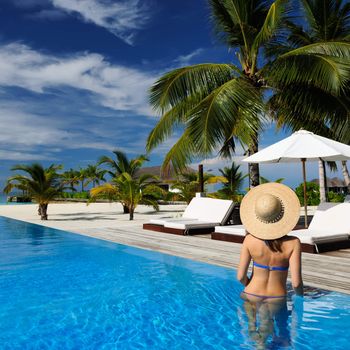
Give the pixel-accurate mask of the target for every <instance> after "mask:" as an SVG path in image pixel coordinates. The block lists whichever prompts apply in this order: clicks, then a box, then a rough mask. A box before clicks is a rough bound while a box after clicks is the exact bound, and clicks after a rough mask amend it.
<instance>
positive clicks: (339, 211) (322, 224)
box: [211, 203, 350, 253]
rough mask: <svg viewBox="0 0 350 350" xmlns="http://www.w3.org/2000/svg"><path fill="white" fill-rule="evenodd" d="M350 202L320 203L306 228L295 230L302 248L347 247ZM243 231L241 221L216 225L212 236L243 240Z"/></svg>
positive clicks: (348, 246)
mask: <svg viewBox="0 0 350 350" xmlns="http://www.w3.org/2000/svg"><path fill="white" fill-rule="evenodd" d="M349 218H350V203H340V204H338V203H323V204H321V205H319V207H318V208H317V210H316V212H315V215H314V217H313V219H312V220H311V223H310V226H309V228H308V229H302V230H294V231H291V232H290V233H289V235H290V236H294V237H298V238H299V239H300V241H301V244H302V250H303V251H304V252H308V253H318V252H320V251H328V250H336V249H340V248H350V219H349ZM245 235H246V231H245V229H244V227H243V225H232V226H216V227H215V231H214V232H213V233H212V235H211V238H212V239H216V240H221V241H228V242H235V243H242V242H243V240H244V237H245Z"/></svg>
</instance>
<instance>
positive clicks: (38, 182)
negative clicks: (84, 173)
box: [4, 163, 64, 220]
mask: <svg viewBox="0 0 350 350" xmlns="http://www.w3.org/2000/svg"><path fill="white" fill-rule="evenodd" d="M61 168H62V167H61V166H59V165H53V164H52V165H51V166H49V167H48V168H44V167H43V166H42V165H41V164H37V163H34V164H31V165H16V166H14V167H12V168H11V170H13V171H21V172H24V173H26V174H27V175H22V174H16V175H13V176H11V177H9V178H8V179H7V182H6V186H5V188H4V192H5V193H10V192H11V191H12V190H13V189H15V188H16V189H20V190H25V192H26V193H27V194H28V195H29V196H30V197H31V198H33V199H34V200H35V201H36V202H37V203H38V204H39V208H38V215H40V218H41V220H47V218H48V216H47V207H48V204H49V203H50V202H51V201H52V200H53V199H54V198H55V197H57V196H58V195H60V194H61V193H62V191H63V190H64V187H63V185H62V183H61V181H60V175H58V174H57V170H59V169H61Z"/></svg>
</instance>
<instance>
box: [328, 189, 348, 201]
mask: <svg viewBox="0 0 350 350" xmlns="http://www.w3.org/2000/svg"><path fill="white" fill-rule="evenodd" d="M344 198H345V194H342V193H336V192H333V191H329V192H328V201H329V202H334V203H343V202H344Z"/></svg>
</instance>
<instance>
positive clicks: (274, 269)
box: [253, 261, 289, 271]
mask: <svg viewBox="0 0 350 350" xmlns="http://www.w3.org/2000/svg"><path fill="white" fill-rule="evenodd" d="M253 266H256V267H260V268H261V269H266V270H269V271H288V268H289V266H268V265H261V264H258V263H256V262H255V261H253Z"/></svg>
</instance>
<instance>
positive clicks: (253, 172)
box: [248, 135, 260, 188]
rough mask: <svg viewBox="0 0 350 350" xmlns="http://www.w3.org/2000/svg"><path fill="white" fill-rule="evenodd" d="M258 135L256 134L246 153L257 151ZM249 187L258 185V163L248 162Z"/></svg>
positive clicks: (251, 153)
mask: <svg viewBox="0 0 350 350" xmlns="http://www.w3.org/2000/svg"><path fill="white" fill-rule="evenodd" d="M258 145H259V144H258V136H257V135H256V137H255V140H254V142H253V143H252V145H251V146H250V147H249V149H248V155H249V156H251V155H253V154H255V153H257V152H258ZM248 167H249V187H250V188H254V187H256V186H259V183H260V180H259V179H260V172H259V164H254V163H249V165H248Z"/></svg>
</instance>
